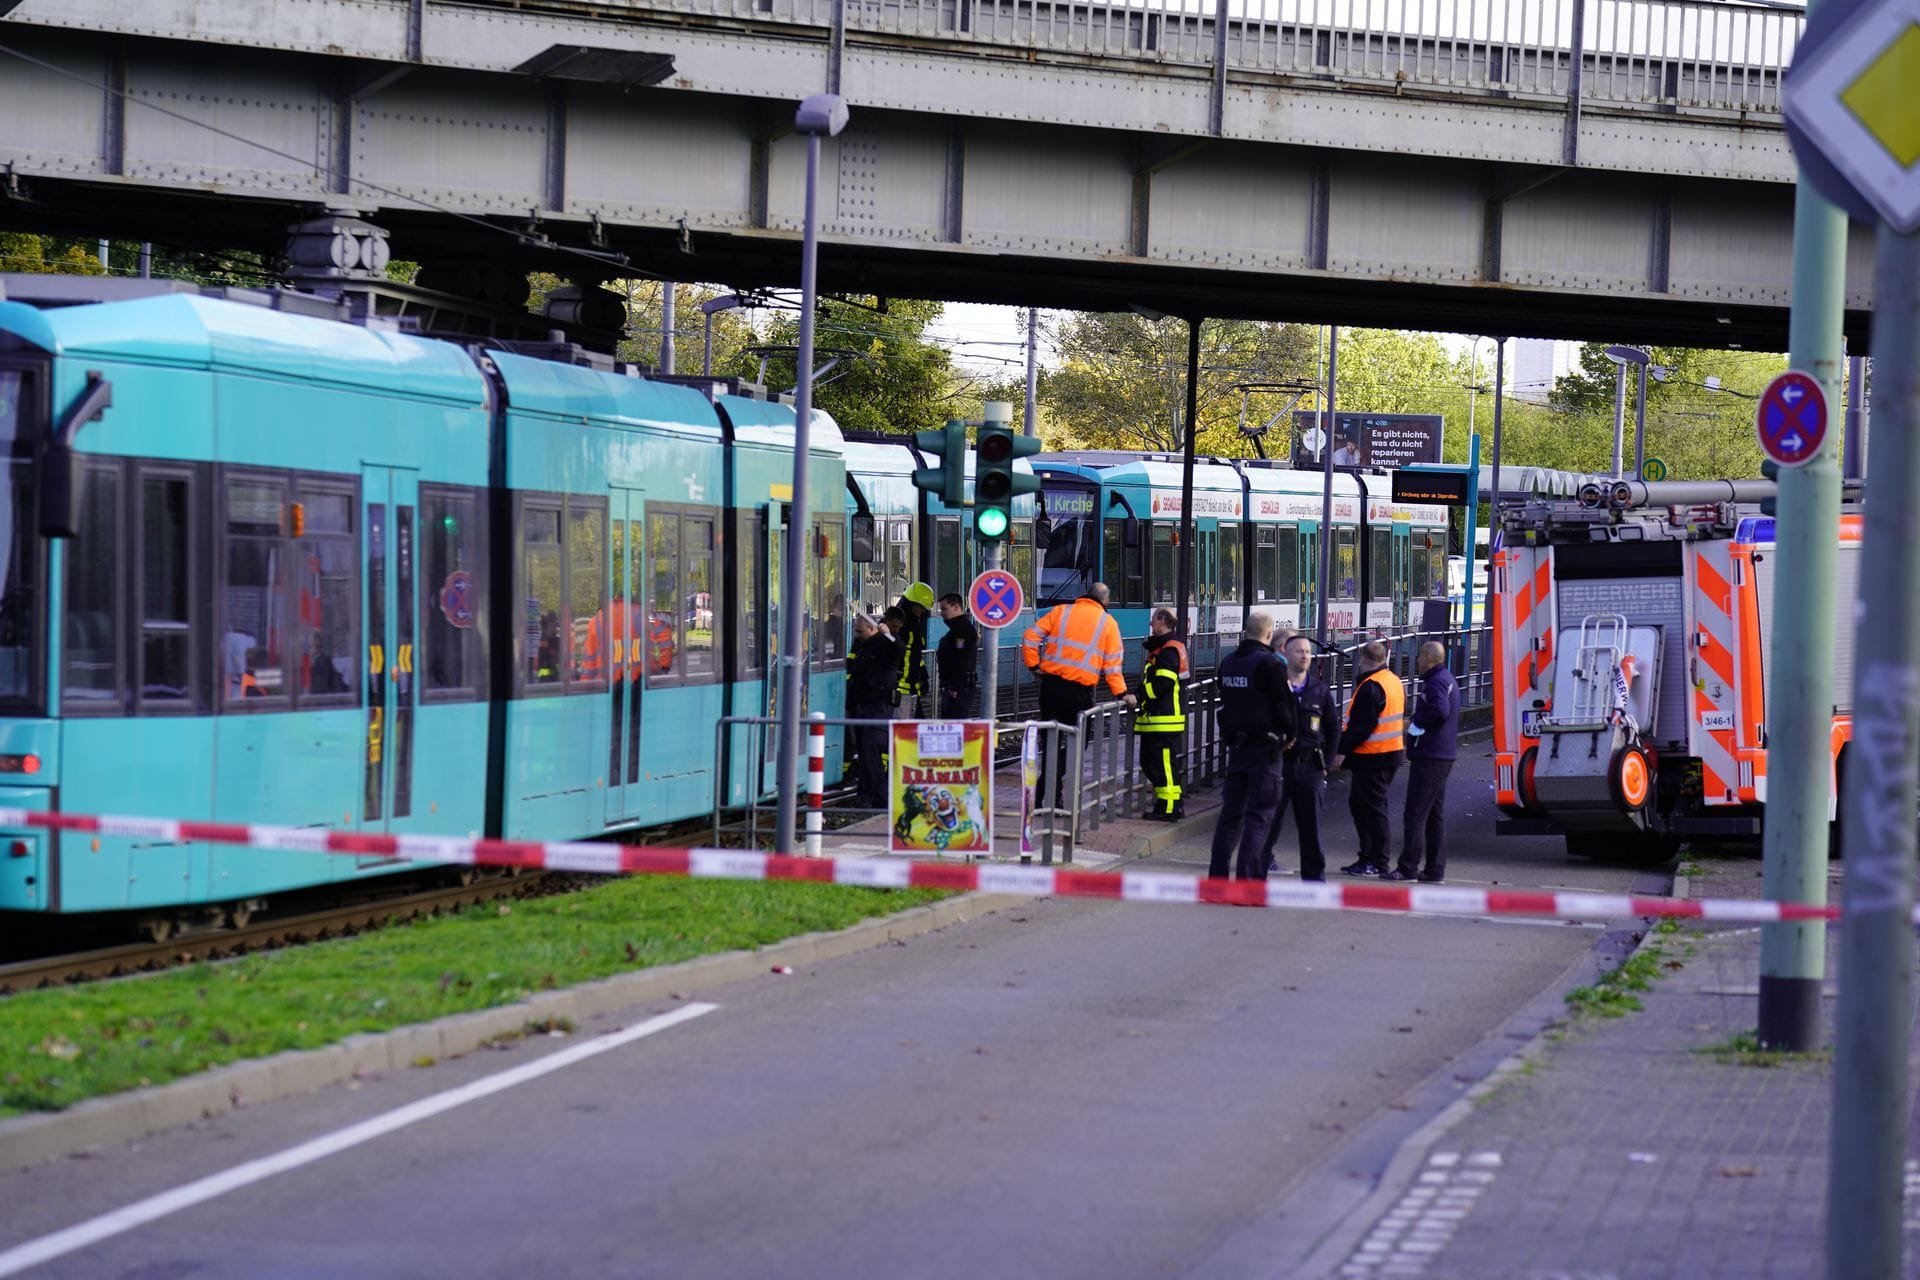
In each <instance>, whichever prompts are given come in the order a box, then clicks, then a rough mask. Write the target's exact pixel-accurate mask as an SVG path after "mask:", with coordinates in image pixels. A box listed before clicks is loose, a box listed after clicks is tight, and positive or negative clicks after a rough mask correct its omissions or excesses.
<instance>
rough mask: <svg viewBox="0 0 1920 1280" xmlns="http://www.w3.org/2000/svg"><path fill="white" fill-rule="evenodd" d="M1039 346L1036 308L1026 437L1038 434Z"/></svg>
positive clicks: (1030, 317)
mask: <svg viewBox="0 0 1920 1280" xmlns="http://www.w3.org/2000/svg"><path fill="white" fill-rule="evenodd" d="M1039 345H1040V311H1039V308H1037V307H1028V308H1027V417H1026V421H1025V422H1024V423H1023V424H1022V426H1021V430H1022V431H1024V432H1025V433H1026V434H1027V435H1030V436H1037V435H1039V434H1040V413H1039V403H1038V401H1039V391H1040V366H1039V364H1038V363H1037V362H1036V352H1037V350H1038V348H1039ZM989 567H990V568H997V567H998V566H997V565H996V566H989Z"/></svg>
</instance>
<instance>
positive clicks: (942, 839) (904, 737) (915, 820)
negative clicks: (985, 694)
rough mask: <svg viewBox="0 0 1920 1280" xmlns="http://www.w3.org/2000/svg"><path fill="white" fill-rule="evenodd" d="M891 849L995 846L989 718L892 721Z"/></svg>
mask: <svg viewBox="0 0 1920 1280" xmlns="http://www.w3.org/2000/svg"><path fill="white" fill-rule="evenodd" d="M891 732H892V737H893V743H892V746H893V750H892V753H891V755H892V760H893V763H892V767H891V772H892V779H891V785H890V786H889V787H888V788H887V794H888V797H889V799H890V809H891V812H892V817H893V828H892V831H891V833H890V835H889V837H888V842H887V850H888V852H890V853H957V854H961V855H962V856H967V855H972V856H976V857H986V856H987V855H988V854H989V853H991V852H992V850H993V825H992V822H993V747H992V743H993V726H992V725H990V724H988V723H987V722H986V721H985V720H895V721H894V722H893V724H892V726H891Z"/></svg>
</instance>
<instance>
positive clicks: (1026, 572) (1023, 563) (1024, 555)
mask: <svg viewBox="0 0 1920 1280" xmlns="http://www.w3.org/2000/svg"><path fill="white" fill-rule="evenodd" d="M1007 569H1008V571H1009V572H1011V573H1012V574H1013V577H1014V581H1016V582H1018V583H1019V584H1020V589H1021V590H1022V591H1024V592H1025V593H1026V597H1027V599H1028V601H1033V600H1036V599H1038V598H1039V584H1038V583H1037V582H1035V581H1034V578H1033V521H1031V520H1015V521H1014V522H1013V537H1012V538H1011V539H1009V540H1008V543H1007Z"/></svg>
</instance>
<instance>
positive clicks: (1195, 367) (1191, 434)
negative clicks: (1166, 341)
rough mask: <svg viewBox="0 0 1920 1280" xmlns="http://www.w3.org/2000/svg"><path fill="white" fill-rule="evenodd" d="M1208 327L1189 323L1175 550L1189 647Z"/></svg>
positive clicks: (1176, 578) (1177, 586)
mask: <svg viewBox="0 0 1920 1280" xmlns="http://www.w3.org/2000/svg"><path fill="white" fill-rule="evenodd" d="M1205 323H1206V321H1204V320H1200V319H1197V318H1195V319H1189V320H1188V321H1187V429H1186V432H1185V436H1186V440H1185V443H1184V446H1183V449H1182V452H1181V455H1180V533H1179V538H1180V545H1179V546H1178V547H1177V548H1175V550H1174V563H1175V564H1176V565H1177V566H1178V567H1177V568H1176V569H1175V570H1174V575H1173V579H1174V583H1175V586H1174V595H1175V596H1176V599H1175V601H1174V608H1175V609H1177V610H1179V613H1180V638H1181V639H1182V640H1184V641H1186V642H1187V643H1188V644H1192V643H1193V623H1192V621H1191V620H1190V619H1189V618H1188V617H1187V597H1188V596H1189V595H1190V594H1192V592H1193V553H1194V545H1193V453H1194V449H1195V447H1196V442H1197V441H1198V440H1199V437H1200V326H1201V325H1203V324H1205ZM1141 550H1142V552H1143V553H1144V551H1145V550H1146V549H1145V548H1144V547H1143V548H1141Z"/></svg>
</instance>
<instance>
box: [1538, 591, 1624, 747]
mask: <svg viewBox="0 0 1920 1280" xmlns="http://www.w3.org/2000/svg"><path fill="white" fill-rule="evenodd" d="M1626 652H1627V619H1626V615H1624V614H1619V613H1590V614H1588V615H1587V616H1586V617H1584V618H1582V619H1581V620H1580V630H1579V633H1578V639H1577V641H1576V644H1575V653H1574V663H1573V697H1572V698H1571V699H1569V701H1570V702H1571V704H1572V705H1571V706H1570V707H1569V708H1568V710H1567V714H1566V715H1565V716H1564V717H1559V716H1556V717H1554V723H1552V724H1551V725H1550V726H1543V727H1550V728H1552V729H1555V730H1558V731H1559V732H1561V733H1579V732H1586V733H1591V734H1592V735H1593V738H1592V740H1591V744H1590V746H1589V748H1588V755H1589V756H1591V757H1593V758H1595V759H1598V758H1599V755H1600V733H1601V731H1602V730H1604V729H1606V728H1607V727H1608V725H1609V723H1610V721H1611V720H1612V716H1613V702H1614V675H1615V673H1616V672H1618V671H1619V670H1620V659H1621V657H1622V656H1623V655H1624V654H1625V653H1626ZM1610 745H1613V744H1610ZM1554 754H1556V755H1558V754H1559V743H1558V742H1556V743H1555V744H1554Z"/></svg>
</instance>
